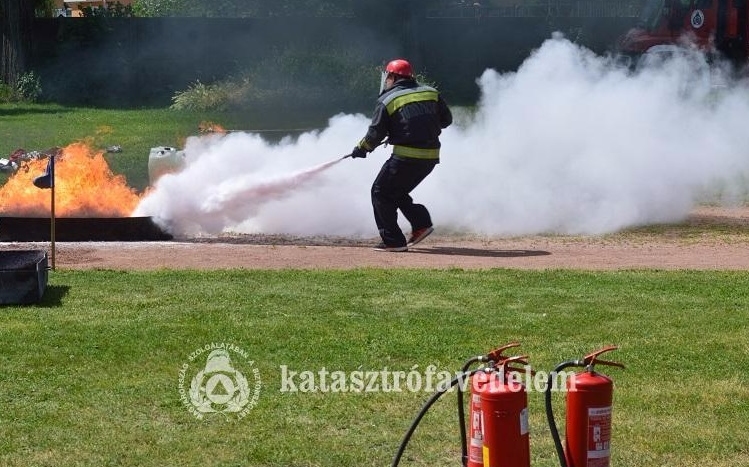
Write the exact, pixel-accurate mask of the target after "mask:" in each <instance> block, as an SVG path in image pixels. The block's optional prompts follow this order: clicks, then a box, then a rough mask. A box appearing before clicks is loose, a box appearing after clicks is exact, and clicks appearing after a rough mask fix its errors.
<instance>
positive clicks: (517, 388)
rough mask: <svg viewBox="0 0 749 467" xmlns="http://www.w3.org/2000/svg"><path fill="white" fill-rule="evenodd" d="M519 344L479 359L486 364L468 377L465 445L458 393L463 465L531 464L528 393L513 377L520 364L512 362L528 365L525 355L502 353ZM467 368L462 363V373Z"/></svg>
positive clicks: (500, 466) (508, 466)
mask: <svg viewBox="0 0 749 467" xmlns="http://www.w3.org/2000/svg"><path fill="white" fill-rule="evenodd" d="M518 345H520V344H518V343H512V344H508V345H506V346H503V347H500V348H498V349H496V350H494V351H492V352H491V353H489V354H488V355H487V356H486V357H484V358H483V359H479V361H488V362H489V364H488V365H487V366H486V367H485V368H483V369H482V370H479V371H476V372H474V373H473V375H472V376H471V377H470V405H469V407H470V410H469V417H468V427H469V433H470V439H469V440H468V446H467V447H466V433H465V422H464V420H463V412H462V407H463V402H462V397H460V396H459V397H458V408H459V418H460V426H461V441H462V443H463V444H462V446H463V465H464V466H467V467H529V466H530V439H529V438H530V435H529V429H528V395H527V393H526V390H525V386H524V385H523V384H522V382H520V381H519V379H517V378H514V374H516V373H517V372H522V371H523V368H518V367H516V366H513V365H512V364H521V365H527V364H528V363H527V361H526V358H527V357H525V356H513V357H507V356H505V355H503V353H504V351H505V350H507V349H510V348H513V347H517V346H518ZM469 362H470V361H469ZM466 370H467V368H466V367H464V374H467V373H468V372H467V371H466Z"/></svg>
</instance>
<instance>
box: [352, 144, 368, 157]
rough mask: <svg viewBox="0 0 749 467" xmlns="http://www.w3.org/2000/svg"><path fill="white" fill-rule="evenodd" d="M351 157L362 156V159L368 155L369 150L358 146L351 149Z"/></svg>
mask: <svg viewBox="0 0 749 467" xmlns="http://www.w3.org/2000/svg"><path fill="white" fill-rule="evenodd" d="M349 157H351V158H352V159H356V158H358V157H361V158H362V159H364V158H365V157H367V150H366V149H364V148H360V147H359V146H357V147H355V148H354V150H353V151H351V154H349Z"/></svg>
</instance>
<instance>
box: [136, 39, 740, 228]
mask: <svg viewBox="0 0 749 467" xmlns="http://www.w3.org/2000/svg"><path fill="white" fill-rule="evenodd" d="M706 70H707V72H706ZM709 71H710V70H709V68H708V67H707V65H706V64H705V63H704V62H702V61H700V60H697V61H695V60H693V59H689V60H687V59H682V58H678V57H677V58H676V59H673V60H669V61H667V62H666V63H663V64H661V65H660V66H658V67H654V68H652V69H651V68H648V69H644V70H641V71H640V72H638V73H635V74H633V73H631V72H629V71H627V70H626V69H624V68H622V67H620V66H617V64H616V63H615V62H614V61H613V60H611V59H610V58H607V57H600V56H596V55H594V54H593V53H592V52H590V51H588V50H586V49H584V48H580V47H578V46H576V45H574V44H572V43H570V42H569V41H567V40H565V39H564V38H562V37H554V38H552V39H550V40H548V41H546V42H545V43H544V44H543V45H542V46H541V47H540V48H539V49H538V50H537V51H535V52H534V53H533V54H532V55H531V56H530V57H529V58H528V59H527V60H526V61H525V63H523V65H522V66H521V67H520V68H519V69H518V70H517V72H513V73H504V74H501V73H497V72H496V71H493V70H487V71H486V72H484V74H483V75H482V76H481V77H480V78H479V79H478V84H479V86H480V88H481V91H482V97H481V100H480V102H479V105H478V106H477V108H476V109H475V111H472V110H471V111H469V110H465V109H454V113H455V116H456V123H455V124H454V125H453V126H451V127H450V128H448V129H447V130H445V131H444V132H443V137H442V143H443V149H442V153H441V161H442V162H441V163H440V164H439V165H438V166H437V168H436V169H435V171H434V172H433V173H432V174H431V175H430V176H429V177H428V178H427V179H426V180H425V181H424V182H423V183H422V184H421V185H420V186H419V187H418V188H417V189H416V190H415V191H414V192H413V196H414V199H415V200H416V201H417V202H422V203H424V204H425V205H426V206H427V207H428V208H429V210H430V212H431V214H432V218H433V221H434V223H435V226H436V227H437V228H439V229H440V230H442V231H443V232H444V231H459V232H474V233H484V234H494V235H521V234H536V233H560V234H565V233H575V234H577V233H588V234H597V233H606V232H613V231H616V230H619V229H622V228H625V227H628V226H634V225H644V224H651V223H657V222H671V221H676V220H679V219H682V218H684V217H685V216H686V215H687V214H688V213H689V211H690V210H691V208H692V207H694V206H695V205H696V204H698V203H700V202H704V201H705V200H708V199H709V200H710V201H712V202H716V201H718V202H722V203H735V202H736V201H738V200H743V198H744V196H745V195H746V191H747V184H746V182H747V179H748V177H747V176H748V175H749V145H748V144H747V142H746V136H745V135H746V130H745V128H744V126H745V122H746V121H747V120H749V92H747V91H749V89H747V86H746V85H745V83H731V82H728V81H727V80H725V79H723V81H721V82H722V83H723V84H724V85H723V86H722V87H721V88H720V89H717V90H716V88H715V83H716V80H714V79H712V80H711V79H710V77H709V75H710V73H709ZM718 71H719V70H713V74H714V75H715V74H716V73H717V72H718ZM368 124H369V117H368V116H364V115H338V116H335V117H333V118H331V119H330V121H329V125H328V127H327V128H326V129H324V130H322V131H319V132H310V133H306V134H303V135H301V136H300V137H299V138H298V139H296V140H291V139H288V140H284V141H282V142H281V143H279V144H270V143H268V142H266V141H264V140H263V139H262V138H261V137H260V136H258V135H256V134H246V133H231V134H229V135H227V136H224V137H219V136H217V137H208V138H207V137H201V138H190V139H188V141H187V144H186V147H185V153H186V154H187V162H188V163H187V166H186V168H185V169H184V170H183V171H181V172H180V173H178V174H172V175H167V176H164V177H162V178H161V179H159V181H158V183H157V184H156V186H155V190H154V191H153V192H152V193H151V194H150V195H149V196H147V197H146V198H144V199H143V201H142V202H141V204H140V206H139V207H138V209H137V211H136V213H135V215H147V216H153V217H154V219H155V220H156V221H157V222H158V223H160V224H161V225H162V226H163V227H165V228H167V229H168V230H169V231H171V232H172V233H175V234H177V235H195V234H200V233H209V234H215V233H218V232H221V231H233V232H248V233H287V234H294V235H345V236H375V235H376V233H377V231H376V227H375V226H374V220H373V216H372V207H371V203H370V197H369V196H370V195H369V192H370V186H371V183H372V180H373V179H374V177H375V176H376V175H377V172H378V171H379V168H380V166H381V164H382V162H384V160H385V159H386V158H387V157H388V155H389V151H388V149H383V148H379V149H377V150H376V151H375V152H374V153H372V154H370V155H369V157H368V158H367V159H365V160H361V159H357V160H351V159H346V160H343V161H340V162H339V163H333V162H334V161H335V160H336V159H338V158H340V157H341V156H342V155H344V154H347V153H349V152H350V151H351V149H352V147H353V146H354V145H355V144H356V142H358V140H359V139H360V138H361V137H362V136H363V135H364V133H365V132H366V128H367V125H368ZM329 162H330V163H331V164H330V167H328V168H323V167H320V165H321V164H325V163H329ZM311 168H316V170H317V173H315V174H314V175H305V171H306V170H307V169H311ZM404 222H405V221H404ZM402 225H403V227H404V231H406V232H408V231H410V228H409V226H407V225H405V224H402Z"/></svg>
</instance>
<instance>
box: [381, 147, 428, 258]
mask: <svg viewBox="0 0 749 467" xmlns="http://www.w3.org/2000/svg"><path fill="white" fill-rule="evenodd" d="M435 165H437V161H429V160H426V161H425V160H414V161H408V160H402V159H395V158H393V157H391V158H390V159H388V160H387V161H385V163H384V164H383V165H382V168H381V169H380V173H379V174H377V178H375V181H374V183H373V184H372V207H373V208H374V217H375V223H376V224H377V228H378V229H379V231H380V237H382V241H383V242H385V244H386V245H388V246H403V245H405V244H406V237H405V236H404V235H403V232H402V231H401V229H400V227H399V226H398V210H399V209H400V211H401V212H402V213H403V215H404V216H405V218H406V219H407V220H408V222H409V223H410V224H411V229H412V231H413V230H417V229H421V228H424V227H431V226H432V218H431V217H430V216H429V211H428V210H427V208H426V207H424V206H423V205H421V204H415V203H414V202H413V199H412V198H411V195H410V193H411V191H413V189H414V188H416V187H417V186H418V185H419V183H421V181H422V180H424V179H425V178H426V176H427V175H429V174H430V173H431V172H432V170H434V166H435Z"/></svg>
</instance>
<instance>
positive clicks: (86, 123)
mask: <svg viewBox="0 0 749 467" xmlns="http://www.w3.org/2000/svg"><path fill="white" fill-rule="evenodd" d="M330 116H332V115H312V114H302V113H299V112H295V113H293V114H277V115H269V114H267V113H262V114H260V113H253V112H250V111H248V112H245V113H216V112H213V113H203V112H187V111H174V110H170V109H139V110H117V109H93V108H71V107H62V106H58V105H54V104H0V157H6V158H7V156H8V155H9V154H10V153H12V152H13V151H15V150H16V149H19V148H21V149H25V150H27V151H34V150H36V151H43V150H46V149H48V148H51V147H64V146H67V145H68V144H70V143H73V142H76V141H81V140H86V141H88V142H89V143H90V144H91V145H92V146H93V147H94V148H96V149H100V150H105V149H106V148H107V147H110V146H114V145H118V146H120V147H121V148H122V152H119V153H107V154H106V155H105V157H106V159H107V161H108V162H109V165H110V168H111V169H112V171H113V172H114V173H116V174H122V175H124V176H125V178H126V179H127V181H128V185H129V186H131V187H133V188H135V189H136V190H138V191H142V190H144V189H145V188H146V187H147V186H148V155H149V152H150V149H151V148H152V147H156V146H175V147H178V148H182V147H184V142H185V139H186V138H187V137H188V136H192V135H197V134H199V133H200V129H199V126H200V123H201V122H204V121H208V122H213V123H218V124H219V125H221V126H223V127H224V128H226V129H239V130H248V131H250V130H252V131H263V132H264V135H265V136H266V137H267V138H269V139H272V138H274V137H276V138H278V137H281V136H283V135H284V134H286V132H285V131H280V132H278V133H276V132H275V131H270V132H269V131H268V130H295V129H300V128H301V129H305V128H322V127H324V126H325V125H326V124H327V118H329V117H330ZM5 179H6V175H5V174H0V183H4V182H5Z"/></svg>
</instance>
